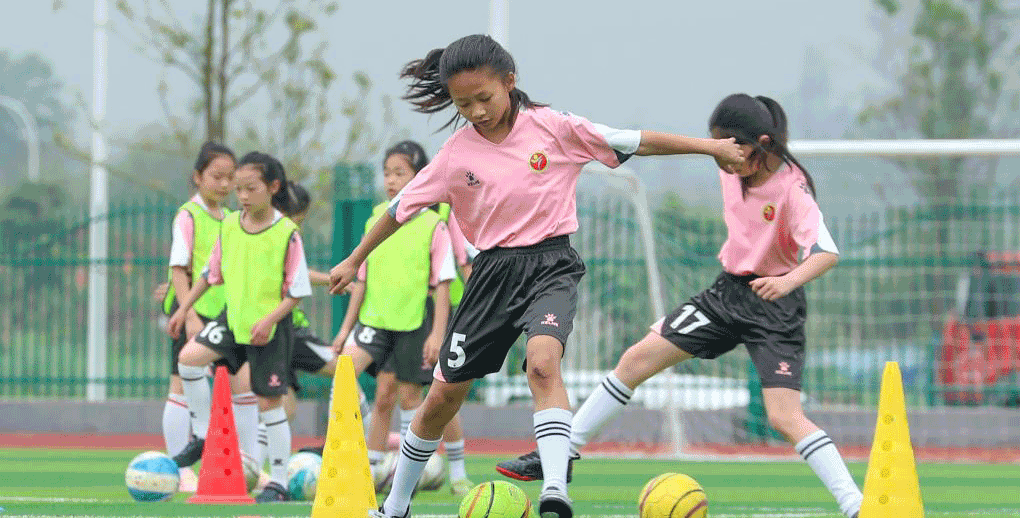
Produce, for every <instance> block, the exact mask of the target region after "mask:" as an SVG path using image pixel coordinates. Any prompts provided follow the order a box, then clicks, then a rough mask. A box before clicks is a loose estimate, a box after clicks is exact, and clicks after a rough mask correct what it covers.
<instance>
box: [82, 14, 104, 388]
mask: <svg viewBox="0 0 1020 518" xmlns="http://www.w3.org/2000/svg"><path fill="white" fill-rule="evenodd" d="M108 21H109V13H108V10H107V0H95V9H94V11H93V13H92V23H93V30H92V123H93V124H94V126H93V128H92V181H91V185H90V191H91V195H90V203H89V221H90V225H89V304H88V318H89V323H88V346H87V348H88V371H87V375H88V382H87V385H86V391H85V396H86V398H87V400H88V401H105V400H106V341H107V339H108V334H107V329H106V316H107V306H106V302H107V301H106V267H107V262H108V258H107V250H106V249H107V242H106V239H107V237H106V236H107V230H108V227H109V224H108V218H109V202H108V200H107V192H106V191H107V183H108V180H107V175H106V165H105V163H106V155H107V150H106V140H105V138H104V136H103V130H104V129H105V128H104V126H105V124H104V122H105V119H106V46H107V35H106V24H107V22H108Z"/></svg>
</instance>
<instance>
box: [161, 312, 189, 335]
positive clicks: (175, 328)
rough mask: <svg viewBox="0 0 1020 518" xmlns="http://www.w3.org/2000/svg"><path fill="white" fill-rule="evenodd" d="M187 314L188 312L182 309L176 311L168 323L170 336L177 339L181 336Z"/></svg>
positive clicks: (167, 328) (167, 332) (167, 327)
mask: <svg viewBox="0 0 1020 518" xmlns="http://www.w3.org/2000/svg"><path fill="white" fill-rule="evenodd" d="M187 316H188V314H187V313H185V312H184V311H181V310H180V309H178V310H177V311H174V314H173V316H171V317H170V320H169V321H168V322H167V323H166V334H168V335H170V338H173V339H175V340H176V339H177V337H178V336H181V328H183V327H184V320H185V319H186V318H187Z"/></svg>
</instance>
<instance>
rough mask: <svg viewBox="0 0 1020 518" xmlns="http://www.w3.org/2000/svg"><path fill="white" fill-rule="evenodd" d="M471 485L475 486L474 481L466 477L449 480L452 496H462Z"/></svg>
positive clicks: (469, 489)
mask: <svg viewBox="0 0 1020 518" xmlns="http://www.w3.org/2000/svg"><path fill="white" fill-rule="evenodd" d="M473 487H475V483H474V482H471V481H470V480H468V479H466V478H458V479H457V480H452V481H450V493H453V496H458V497H464V496H465V495H467V494H468V491H471V488H473Z"/></svg>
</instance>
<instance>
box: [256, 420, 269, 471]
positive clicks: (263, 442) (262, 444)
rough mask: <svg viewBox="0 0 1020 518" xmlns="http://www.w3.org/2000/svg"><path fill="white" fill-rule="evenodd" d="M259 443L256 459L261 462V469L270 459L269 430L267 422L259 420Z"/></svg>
mask: <svg viewBox="0 0 1020 518" xmlns="http://www.w3.org/2000/svg"><path fill="white" fill-rule="evenodd" d="M258 429H259V445H258V452H257V453H256V456H255V460H256V461H258V463H259V469H261V468H262V467H263V466H265V465H266V461H268V460H269V432H268V431H267V430H266V423H263V422H262V421H259V428H258Z"/></svg>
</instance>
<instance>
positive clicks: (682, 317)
mask: <svg viewBox="0 0 1020 518" xmlns="http://www.w3.org/2000/svg"><path fill="white" fill-rule="evenodd" d="M691 315H694V322H691V323H690V324H687V325H686V326H683V327H680V324H683V323H684V322H685V321H686V320H687V317H690V316H691ZM711 323H712V321H711V320H709V319H708V317H706V316H705V314H704V313H702V312H701V311H700V310H698V309H696V308H695V307H694V306H692V305H690V304H685V305H684V307H683V308H681V309H680V314H679V315H677V316H676V318H675V319H673V321H672V322H670V323H669V327H672V328H673V329H676V332H677V333H680V334H682V335H685V334H687V333H690V332H691V331H694V330H695V329H697V328H699V327H701V326H704V325H708V324H711Z"/></svg>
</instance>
